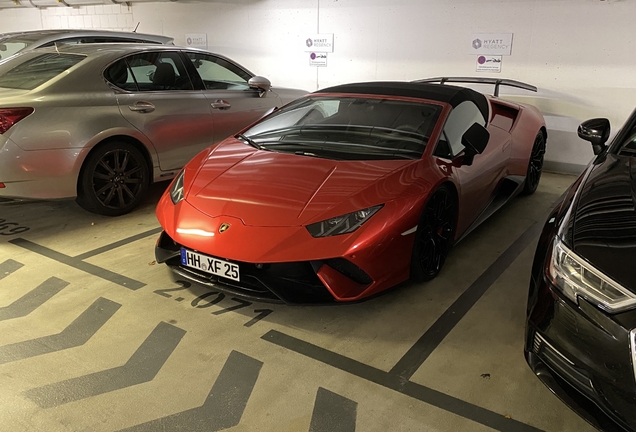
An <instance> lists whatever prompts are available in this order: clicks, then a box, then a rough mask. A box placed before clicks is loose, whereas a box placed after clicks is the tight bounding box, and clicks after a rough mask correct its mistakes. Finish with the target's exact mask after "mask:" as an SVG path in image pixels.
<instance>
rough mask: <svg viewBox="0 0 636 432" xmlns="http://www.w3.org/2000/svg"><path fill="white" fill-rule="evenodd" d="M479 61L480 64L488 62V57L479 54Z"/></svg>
mask: <svg viewBox="0 0 636 432" xmlns="http://www.w3.org/2000/svg"><path fill="white" fill-rule="evenodd" d="M477 63H479V64H484V63H486V57H484V56H479V58H478V59H477Z"/></svg>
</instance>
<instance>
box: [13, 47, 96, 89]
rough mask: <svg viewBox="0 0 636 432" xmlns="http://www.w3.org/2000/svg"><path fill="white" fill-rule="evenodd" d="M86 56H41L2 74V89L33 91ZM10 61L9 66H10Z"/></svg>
mask: <svg viewBox="0 0 636 432" xmlns="http://www.w3.org/2000/svg"><path fill="white" fill-rule="evenodd" d="M84 58H85V56H82V55H75V54H57V53H50V54H40V55H38V56H36V57H33V58H31V59H29V60H27V61H25V62H24V63H21V64H19V65H18V66H16V67H14V68H11V69H9V70H7V71H6V72H4V73H2V74H0V87H5V88H13V89H22V90H33V89H34V88H36V87H38V86H39V85H41V84H44V83H45V82H47V81H49V80H51V79H53V78H55V77H56V76H58V75H59V74H61V73H62V72H64V71H66V70H67V69H70V68H71V67H73V66H74V65H76V64H77V63H79V62H80V61H82V60H83V59H84ZM12 63H13V60H10V61H9V63H8V64H7V66H8V67H10V64H12Z"/></svg>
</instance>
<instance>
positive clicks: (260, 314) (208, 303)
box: [154, 280, 273, 327]
mask: <svg viewBox="0 0 636 432" xmlns="http://www.w3.org/2000/svg"><path fill="white" fill-rule="evenodd" d="M176 283H177V284H179V285H181V286H180V287H178V288H166V289H159V290H155V291H154V293H155V294H159V295H160V296H162V297H166V298H172V294H168V293H169V292H174V291H182V290H186V289H188V288H190V286H191V285H190V282H186V281H180V280H178V281H176ZM224 299H225V294H224V293H222V292H217V291H211V292H206V293H203V294H201V295H200V296H198V297H197V298H195V299H194V300H192V302H191V303H190V305H191V306H192V307H194V308H197V309H207V308H209V307H212V306H215V305H217V304H218V303H220V302H221V301H223V300H224ZM176 300H183V297H178V298H177V299H176ZM228 301H231V302H233V303H234V304H233V305H232V306H228V307H224V308H222V309H219V310H215V311H214V312H212V315H223V314H224V313H228V312H233V311H237V310H239V309H243V308H246V307H250V306H252V302H250V301H247V300H244V299H240V298H236V297H231V298H230V299H228V300H225V303H227V302H228ZM219 307H221V306H219ZM272 312H273V311H272V310H271V309H254V313H255V314H257V315H256V316H255V317H253V318H252V319H251V320H249V321H248V322H246V323H245V324H243V325H244V326H245V327H251V326H253V325H254V324H256V323H257V322H259V321H260V320H262V319H263V318H265V317H266V316H267V315H269V314H271V313H272Z"/></svg>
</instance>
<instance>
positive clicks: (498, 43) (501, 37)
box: [470, 33, 512, 56]
mask: <svg viewBox="0 0 636 432" xmlns="http://www.w3.org/2000/svg"><path fill="white" fill-rule="evenodd" d="M470 53H471V54H474V55H506V56H509V55H510V54H511V53H512V33H480V34H473V35H471V36H470Z"/></svg>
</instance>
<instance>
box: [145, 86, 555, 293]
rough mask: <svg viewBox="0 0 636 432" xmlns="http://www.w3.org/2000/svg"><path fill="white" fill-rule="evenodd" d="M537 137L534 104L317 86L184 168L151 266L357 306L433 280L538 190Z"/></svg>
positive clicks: (462, 92) (470, 93)
mask: <svg viewBox="0 0 636 432" xmlns="http://www.w3.org/2000/svg"><path fill="white" fill-rule="evenodd" d="M493 83H494V82H493ZM503 84H510V85H517V86H522V87H524V88H532V87H531V86H528V85H527V84H523V83H518V82H516V81H505V82H503ZM498 85H499V82H498V84H497V87H498ZM545 144H546V129H545V125H544V120H543V117H542V116H541V114H540V113H539V111H538V110H537V109H536V108H534V107H532V106H523V105H518V104H513V103H509V102H505V101H503V100H500V99H499V98H497V97H490V96H485V95H483V94H481V93H478V92H476V91H474V90H471V89H468V88H463V87H456V86H451V85H446V84H429V83H421V82H415V83H407V82H373V83H358V84H348V85H341V86H337V87H331V88H328V89H325V90H321V91H318V92H315V93H312V94H310V95H308V96H306V97H303V98H301V99H298V100H296V101H294V102H291V103H290V104H288V105H286V106H285V107H283V108H281V109H280V110H278V111H276V112H274V113H272V114H270V115H269V116H267V117H265V118H263V119H262V120H260V121H258V122H257V123H256V124H254V125H252V126H251V127H249V128H247V129H246V130H244V131H242V132H241V133H239V134H238V135H236V136H234V137H232V138H228V139H226V140H224V141H222V142H221V143H219V144H218V145H215V146H212V147H210V148H208V149H207V150H205V151H203V152H202V153H199V154H198V155H197V156H196V157H195V158H194V159H193V160H191V161H190V162H189V163H188V164H187V165H186V166H185V168H184V169H183V171H181V173H180V174H179V175H178V176H177V177H176V178H175V180H174V181H173V183H172V185H171V186H170V187H169V189H168V190H167V191H166V193H165V194H164V196H163V197H162V198H161V201H160V202H159V205H158V207H157V216H158V219H159V222H160V223H161V226H162V227H163V230H164V231H163V232H162V234H161V236H160V238H159V240H158V242H157V247H156V257H157V262H165V263H167V264H168V266H170V267H171V268H172V269H173V270H174V271H175V272H176V273H178V274H179V275H180V276H181V277H184V278H187V279H189V280H194V281H197V282H199V283H202V284H206V285H210V286H215V287H218V288H219V289H223V290H225V291H228V292H231V293H235V294H239V295H242V296H244V297H250V298H252V299H259V300H270V301H283V302H287V303H326V302H330V301H355V300H359V299H362V298H365V297H368V296H370V295H373V294H376V293H378V292H380V291H382V290H385V289H387V288H389V287H392V286H394V285H396V284H398V283H400V282H403V281H405V280H407V279H408V278H409V277H411V278H413V279H414V280H418V281H423V280H428V279H431V278H433V277H435V276H436V275H437V274H438V273H439V271H440V269H441V268H442V266H443V264H444V260H445V258H446V256H447V254H448V252H449V250H450V248H451V246H452V245H453V243H454V242H456V241H458V240H459V239H460V238H462V237H463V236H465V235H466V234H467V233H468V232H469V231H470V230H471V229H473V228H474V227H475V226H476V225H478V224H479V223H480V222H481V221H483V220H484V219H485V218H486V217H488V216H489V215H490V214H492V212H493V211H494V210H495V209H496V208H498V207H500V206H501V205H502V204H503V203H504V202H505V201H506V200H508V199H509V198H510V197H512V196H513V195H515V194H516V193H518V192H525V193H532V192H534V191H535V190H536V188H537V184H538V182H539V177H540V175H541V168H542V164H543V154H544V152H545Z"/></svg>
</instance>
